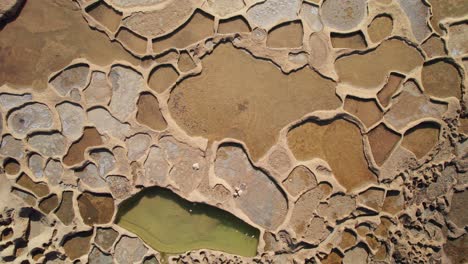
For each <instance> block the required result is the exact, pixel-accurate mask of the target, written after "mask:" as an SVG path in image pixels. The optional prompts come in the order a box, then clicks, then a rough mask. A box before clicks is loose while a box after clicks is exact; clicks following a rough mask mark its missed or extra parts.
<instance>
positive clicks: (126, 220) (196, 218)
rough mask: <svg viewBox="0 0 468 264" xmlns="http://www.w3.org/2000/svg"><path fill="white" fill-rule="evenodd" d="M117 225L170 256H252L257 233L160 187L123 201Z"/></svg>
mask: <svg viewBox="0 0 468 264" xmlns="http://www.w3.org/2000/svg"><path fill="white" fill-rule="evenodd" d="M116 223H117V224H118V225H119V226H121V227H123V228H125V229H127V230H129V231H131V232H133V233H135V234H136V235H138V236H139V237H140V238H142V239H143V240H144V241H145V242H146V243H147V244H148V245H149V246H151V247H153V248H154V249H156V250H158V251H160V252H163V253H169V254H171V253H183V252H186V251H189V250H196V249H212V250H219V251H224V252H227V253H231V254H236V255H242V256H255V255H256V253H257V245H258V237H259V234H260V232H259V230H258V229H256V228H254V227H252V226H250V225H248V224H247V223H245V222H244V221H242V220H240V219H239V218H237V217H235V216H234V215H232V214H231V213H228V212H226V211H223V210H221V209H219V208H216V207H214V206H210V205H207V204H201V203H192V202H189V201H187V200H185V199H183V198H181V197H180V196H178V195H177V194H175V193H173V192H172V191H170V190H167V189H163V188H160V187H152V188H147V189H145V190H143V191H141V192H139V193H138V194H136V195H135V196H133V197H131V198H129V199H127V200H125V201H123V202H122V203H121V205H120V206H119V211H118V213H117V218H116Z"/></svg>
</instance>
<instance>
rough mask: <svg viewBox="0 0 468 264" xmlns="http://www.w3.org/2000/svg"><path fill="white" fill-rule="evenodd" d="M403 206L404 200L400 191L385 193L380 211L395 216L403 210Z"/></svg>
mask: <svg viewBox="0 0 468 264" xmlns="http://www.w3.org/2000/svg"><path fill="white" fill-rule="evenodd" d="M404 205H405V199H404V197H403V194H402V193H401V192H400V191H393V190H390V191H387V195H386V196H385V201H384V204H383V206H382V210H383V211H384V212H387V213H389V214H391V215H395V214H397V213H398V212H400V211H401V210H403V208H404Z"/></svg>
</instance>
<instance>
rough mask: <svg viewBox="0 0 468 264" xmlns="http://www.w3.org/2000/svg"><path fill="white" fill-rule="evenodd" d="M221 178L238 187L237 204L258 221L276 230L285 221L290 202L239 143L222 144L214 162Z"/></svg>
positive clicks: (263, 225) (217, 173)
mask: <svg viewBox="0 0 468 264" xmlns="http://www.w3.org/2000/svg"><path fill="white" fill-rule="evenodd" d="M214 166H215V167H214V168H215V174H216V176H217V177H219V178H221V179H223V180H225V181H226V182H228V183H229V185H231V188H232V189H235V190H237V194H238V197H237V198H235V203H236V205H237V206H238V207H239V208H240V209H241V210H242V211H243V212H244V213H245V214H246V215H247V216H248V217H249V218H250V220H252V221H253V222H255V223H256V224H258V225H260V226H262V227H264V228H266V229H269V230H274V229H275V228H276V227H278V226H279V225H280V224H281V223H282V222H283V220H284V217H285V215H286V212H287V210H288V205H287V201H286V198H285V197H284V195H283V193H282V192H281V191H280V190H279V189H278V186H276V184H275V183H274V182H273V181H272V180H271V179H270V178H269V177H268V176H267V175H266V174H265V173H264V172H263V171H261V170H259V169H257V168H255V167H253V166H252V164H251V163H250V161H249V158H248V157H247V155H246V154H245V152H244V150H243V149H242V148H241V147H239V146H222V147H221V148H219V149H218V152H217V154H216V161H215V164H214Z"/></svg>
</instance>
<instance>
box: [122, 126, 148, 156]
mask: <svg viewBox="0 0 468 264" xmlns="http://www.w3.org/2000/svg"><path fill="white" fill-rule="evenodd" d="M125 144H126V145H127V150H128V153H127V157H128V159H129V160H130V161H135V160H138V159H139V158H141V157H142V156H143V155H144V154H145V152H146V150H147V149H148V148H149V146H150V144H151V137H150V136H148V135H147V134H142V133H140V134H136V135H133V136H131V137H129V138H127V139H126V140H125Z"/></svg>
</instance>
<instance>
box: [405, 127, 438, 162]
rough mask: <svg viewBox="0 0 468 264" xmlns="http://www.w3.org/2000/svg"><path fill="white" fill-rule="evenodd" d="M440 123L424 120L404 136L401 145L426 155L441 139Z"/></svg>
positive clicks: (417, 154)
mask: <svg viewBox="0 0 468 264" xmlns="http://www.w3.org/2000/svg"><path fill="white" fill-rule="evenodd" d="M439 131H440V125H439V124H437V123H433V122H424V123H421V124H419V125H416V126H415V127H413V128H411V129H409V130H408V131H407V132H406V133H405V135H404V136H403V141H402V142H401V145H402V146H403V147H405V148H406V149H408V150H410V151H411V152H413V153H414V155H416V157H417V158H418V159H420V158H422V157H424V156H425V155H426V154H427V153H428V152H429V151H430V150H431V149H432V148H433V147H434V146H435V144H436V143H437V142H438V141H439Z"/></svg>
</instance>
